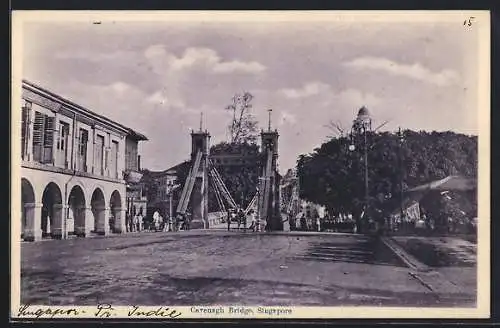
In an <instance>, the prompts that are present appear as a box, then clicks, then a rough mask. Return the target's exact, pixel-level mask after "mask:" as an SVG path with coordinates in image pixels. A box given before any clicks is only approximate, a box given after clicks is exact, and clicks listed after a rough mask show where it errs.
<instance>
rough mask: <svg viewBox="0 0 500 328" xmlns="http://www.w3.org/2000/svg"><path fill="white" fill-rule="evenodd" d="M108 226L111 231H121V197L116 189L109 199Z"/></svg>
mask: <svg viewBox="0 0 500 328" xmlns="http://www.w3.org/2000/svg"><path fill="white" fill-rule="evenodd" d="M109 209H110V216H109V228H110V231H111V232H114V233H120V232H122V219H123V218H122V199H121V196H120V193H119V192H118V190H115V191H113V193H112V194H111V198H110V200H109Z"/></svg>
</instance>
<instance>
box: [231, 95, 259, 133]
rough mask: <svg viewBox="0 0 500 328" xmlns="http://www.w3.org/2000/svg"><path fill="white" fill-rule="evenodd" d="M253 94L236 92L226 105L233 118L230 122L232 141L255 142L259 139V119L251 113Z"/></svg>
mask: <svg viewBox="0 0 500 328" xmlns="http://www.w3.org/2000/svg"><path fill="white" fill-rule="evenodd" d="M252 99H253V95H252V94H251V93H250V92H244V93H243V94H239V93H237V94H235V95H234V97H233V99H232V103H231V104H230V105H228V106H227V107H226V110H228V111H231V112H232V114H233V118H232V120H231V124H229V127H228V128H229V133H230V139H229V140H230V143H244V142H246V143H254V142H255V141H256V140H257V120H255V118H254V117H253V115H252V114H251V113H250V109H251V108H252V104H251V102H252Z"/></svg>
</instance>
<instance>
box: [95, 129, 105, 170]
mask: <svg viewBox="0 0 500 328" xmlns="http://www.w3.org/2000/svg"><path fill="white" fill-rule="evenodd" d="M94 154H95V157H94V158H95V163H94V167H95V171H94V173H97V174H99V175H104V171H103V165H102V164H103V160H104V158H103V157H104V137H103V136H101V135H97V136H96V140H95V150H94Z"/></svg>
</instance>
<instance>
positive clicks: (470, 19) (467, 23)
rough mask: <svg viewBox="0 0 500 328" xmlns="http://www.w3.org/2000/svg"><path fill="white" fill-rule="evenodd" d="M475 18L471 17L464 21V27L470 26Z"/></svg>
mask: <svg viewBox="0 0 500 328" xmlns="http://www.w3.org/2000/svg"><path fill="white" fill-rule="evenodd" d="M474 18H475V17H473V16H471V17H469V19H466V20H464V26H466V25H467V26H472V21H473V20H474Z"/></svg>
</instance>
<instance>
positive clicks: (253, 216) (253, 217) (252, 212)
mask: <svg viewBox="0 0 500 328" xmlns="http://www.w3.org/2000/svg"><path fill="white" fill-rule="evenodd" d="M248 215H250V220H251V222H252V223H251V224H250V229H252V231H253V232H255V230H256V228H257V220H256V219H255V212H254V210H250V211H248Z"/></svg>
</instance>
